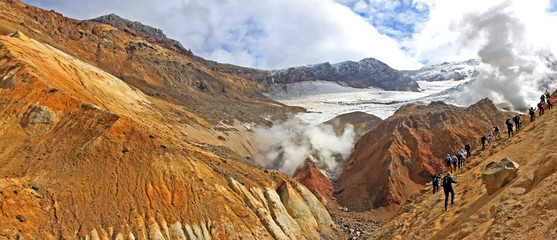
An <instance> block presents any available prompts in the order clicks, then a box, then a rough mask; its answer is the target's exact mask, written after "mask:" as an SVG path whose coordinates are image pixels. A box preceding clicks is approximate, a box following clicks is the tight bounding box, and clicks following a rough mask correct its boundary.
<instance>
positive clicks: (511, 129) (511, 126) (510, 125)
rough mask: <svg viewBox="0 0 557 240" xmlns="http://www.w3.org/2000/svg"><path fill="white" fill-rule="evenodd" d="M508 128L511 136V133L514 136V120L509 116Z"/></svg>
mask: <svg viewBox="0 0 557 240" xmlns="http://www.w3.org/2000/svg"><path fill="white" fill-rule="evenodd" d="M506 124H507V130H508V132H509V138H510V137H511V134H512V135H513V136H514V132H513V122H512V121H511V119H510V118H507V122H506Z"/></svg>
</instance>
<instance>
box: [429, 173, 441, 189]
mask: <svg viewBox="0 0 557 240" xmlns="http://www.w3.org/2000/svg"><path fill="white" fill-rule="evenodd" d="M440 179H441V174H439V173H436V174H433V177H432V178H431V183H432V185H433V194H435V193H436V192H439V180H440Z"/></svg>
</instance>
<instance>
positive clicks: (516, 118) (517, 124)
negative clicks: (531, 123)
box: [513, 114, 522, 131]
mask: <svg viewBox="0 0 557 240" xmlns="http://www.w3.org/2000/svg"><path fill="white" fill-rule="evenodd" d="M513 122H514V126H515V127H516V131H518V130H520V127H521V126H522V121H521V120H520V115H519V114H516V115H515V116H514V117H513Z"/></svg>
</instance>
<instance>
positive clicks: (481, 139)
mask: <svg viewBox="0 0 557 240" xmlns="http://www.w3.org/2000/svg"><path fill="white" fill-rule="evenodd" d="M486 140H487V138H486V137H485V135H483V136H482V137H481V138H480V141H482V151H483V150H485V141H486Z"/></svg>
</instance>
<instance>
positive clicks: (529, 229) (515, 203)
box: [371, 110, 557, 239]
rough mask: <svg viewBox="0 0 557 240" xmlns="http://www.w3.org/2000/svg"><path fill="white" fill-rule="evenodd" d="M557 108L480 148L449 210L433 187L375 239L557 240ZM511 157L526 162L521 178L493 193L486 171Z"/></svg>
mask: <svg viewBox="0 0 557 240" xmlns="http://www.w3.org/2000/svg"><path fill="white" fill-rule="evenodd" d="M556 117H557V113H556V112H555V110H550V111H547V112H546V114H545V115H543V116H541V117H537V118H536V121H535V122H533V123H530V122H529V121H528V122H526V121H525V122H524V124H523V129H522V130H520V131H519V132H518V133H517V134H515V136H514V137H511V138H507V137H506V136H505V137H503V139H501V140H496V141H495V142H494V145H493V147H491V148H488V150H486V151H482V152H477V153H478V154H476V155H474V156H473V157H472V159H471V161H470V163H469V164H467V165H466V167H465V169H464V171H460V172H458V173H457V175H458V176H457V181H458V184H456V185H454V189H455V193H456V195H455V202H456V204H455V205H452V206H450V207H449V209H448V211H444V208H443V201H444V196H443V193H439V194H436V195H433V194H432V193H431V185H428V186H427V187H426V188H424V189H423V190H422V191H420V192H419V193H418V194H416V195H415V196H413V197H412V198H411V199H410V202H409V203H407V204H406V206H404V207H403V209H407V210H406V211H404V212H401V213H400V214H399V215H398V216H396V217H395V218H394V219H393V220H392V221H390V222H389V223H387V224H386V225H385V226H383V227H382V228H380V229H378V230H377V231H376V232H374V234H373V235H372V236H371V239H554V238H555V236H557V199H556V198H555V195H556V194H557V187H556V186H557V167H556V166H557V154H556V153H555V146H556V145H555V143H556V142H557V136H556V135H555V134H554V129H555V128H556V127H557V121H556V120H555V119H556ZM505 157H507V158H509V159H510V160H512V161H515V162H517V163H518V164H519V165H520V169H519V171H518V176H517V178H515V179H513V180H512V181H511V182H510V183H508V184H507V185H506V186H504V187H503V188H501V189H500V190H499V191H497V192H495V193H493V194H491V195H489V194H488V193H487V190H486V189H485V186H484V185H483V184H482V180H481V174H482V171H483V170H484V168H485V166H486V165H487V164H488V163H489V162H491V161H496V162H497V161H499V160H501V159H502V158H505Z"/></svg>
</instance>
